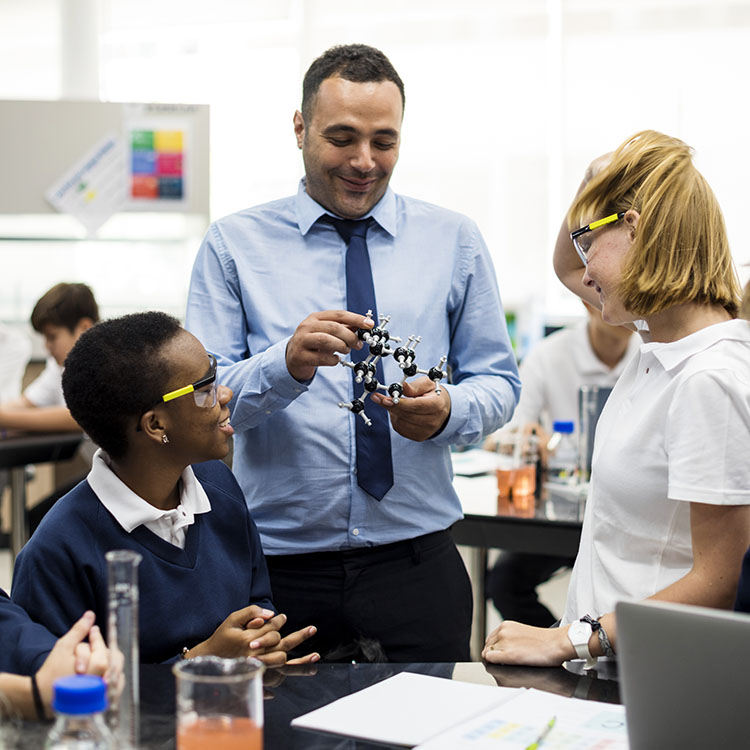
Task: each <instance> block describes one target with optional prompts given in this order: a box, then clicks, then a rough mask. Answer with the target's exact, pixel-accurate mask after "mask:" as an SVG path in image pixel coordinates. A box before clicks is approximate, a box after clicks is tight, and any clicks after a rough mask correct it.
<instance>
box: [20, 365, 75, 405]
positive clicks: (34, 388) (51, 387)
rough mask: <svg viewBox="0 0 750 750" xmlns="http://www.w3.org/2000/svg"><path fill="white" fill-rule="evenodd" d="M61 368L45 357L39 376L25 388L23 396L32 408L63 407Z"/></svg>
mask: <svg viewBox="0 0 750 750" xmlns="http://www.w3.org/2000/svg"><path fill="white" fill-rule="evenodd" d="M62 372H63V368H62V367H61V366H60V365H58V364H57V362H55V360H54V359H53V358H52V357H47V362H46V364H45V366H44V369H43V370H42V371H41V372H40V373H39V376H38V377H37V378H36V379H35V380H33V381H32V382H31V383H29V384H28V386H26V390H25V391H24V392H23V395H24V396H26V398H27V399H29V401H31V403H32V404H34V406H39V407H43V406H65V398H64V397H63V389H62Z"/></svg>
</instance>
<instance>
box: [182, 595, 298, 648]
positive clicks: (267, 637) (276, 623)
mask: <svg viewBox="0 0 750 750" xmlns="http://www.w3.org/2000/svg"><path fill="white" fill-rule="evenodd" d="M280 617H283V620H281V619H280ZM284 622H286V616H279V615H274V613H273V612H272V611H271V610H270V609H264V608H263V607H259V606H258V605H257V604H251V605H250V606H249V607H245V608H243V609H238V610H237V611H236V612H232V614H230V615H229V616H228V617H227V618H226V620H224V622H222V623H221V625H219V627H218V628H216V630H215V631H214V633H213V635H212V636H211V637H210V638H208V639H207V640H205V641H203V642H202V643H199V644H198V645H196V646H193V647H192V648H191V649H190V650H189V651H188V652H187V654H186V656H187V658H188V659H192V658H193V657H196V656H209V655H212V656H223V657H226V658H235V657H239V656H251V655H253V654H252V653H251V652H252V651H253V650H258V649H265V648H268V647H271V646H276V645H278V643H279V641H280V640H281V636H280V635H279V628H280V627H281V626H282V625H283V624H284ZM251 644H256V645H254V646H253V645H251Z"/></svg>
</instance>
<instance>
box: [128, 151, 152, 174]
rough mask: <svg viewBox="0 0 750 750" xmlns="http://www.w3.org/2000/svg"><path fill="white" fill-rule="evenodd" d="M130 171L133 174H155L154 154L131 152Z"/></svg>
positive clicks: (149, 152) (150, 152)
mask: <svg viewBox="0 0 750 750" xmlns="http://www.w3.org/2000/svg"><path fill="white" fill-rule="evenodd" d="M131 169H132V170H133V174H134V175H136V174H154V173H155V172H156V154H155V153H154V152H153V151H133V160H132V166H131Z"/></svg>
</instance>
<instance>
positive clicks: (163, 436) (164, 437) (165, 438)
mask: <svg viewBox="0 0 750 750" xmlns="http://www.w3.org/2000/svg"><path fill="white" fill-rule="evenodd" d="M161 441H162V443H164V445H166V444H167V443H168V442H169V438H168V437H167V433H166V432H165V433H164V434H163V435H162V436H161Z"/></svg>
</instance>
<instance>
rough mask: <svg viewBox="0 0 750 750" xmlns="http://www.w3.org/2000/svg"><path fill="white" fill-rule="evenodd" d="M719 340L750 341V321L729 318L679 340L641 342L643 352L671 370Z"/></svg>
mask: <svg viewBox="0 0 750 750" xmlns="http://www.w3.org/2000/svg"><path fill="white" fill-rule="evenodd" d="M719 341H745V342H748V343H750V323H748V321H746V320H744V319H737V320H727V321H724V322H723V323H715V324H714V325H710V326H707V327H706V328H701V330H700V331H696V332H695V333H691V334H690V335H689V336H685V337H683V338H681V339H678V340H677V341H670V342H668V343H666V344H665V343H661V342H658V341H654V342H650V343H648V344H641V352H642V353H643V354H647V353H649V352H650V353H652V354H653V355H654V357H656V359H657V360H659V362H660V363H661V366H662V367H663V368H664V369H665V370H667V371H669V370H673V369H674V368H675V367H677V366H678V365H680V364H682V363H683V362H684V361H685V360H686V359H688V358H689V357H692V356H693V355H694V354H698V353H699V352H702V351H705V350H706V349H709V348H710V347H712V346H713V345H714V344H716V343H717V342H719Z"/></svg>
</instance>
